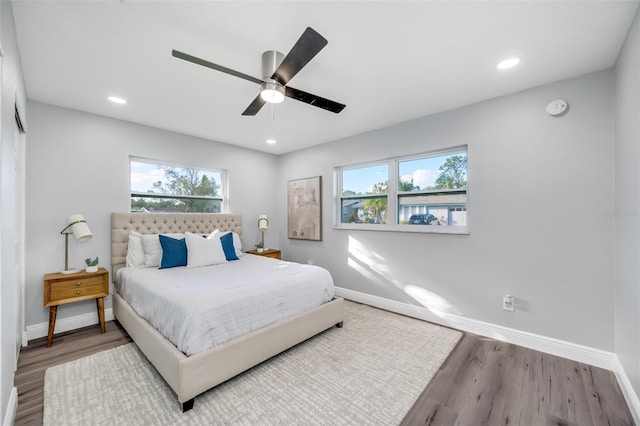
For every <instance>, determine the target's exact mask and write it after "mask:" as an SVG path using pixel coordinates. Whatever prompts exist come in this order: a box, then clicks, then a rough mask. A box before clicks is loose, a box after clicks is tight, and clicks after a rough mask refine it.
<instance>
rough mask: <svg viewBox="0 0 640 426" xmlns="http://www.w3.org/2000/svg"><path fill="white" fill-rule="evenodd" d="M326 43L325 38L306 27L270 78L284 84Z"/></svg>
mask: <svg viewBox="0 0 640 426" xmlns="http://www.w3.org/2000/svg"><path fill="white" fill-rule="evenodd" d="M326 45H327V39H325V38H324V37H322V36H321V35H320V34H318V33H317V32H316V31H315V30H314V29H313V28H311V27H307V29H306V30H304V32H303V33H302V35H301V36H300V38H299V39H298V41H297V42H296V44H294V45H293V47H292V48H291V51H290V52H289V53H288V54H287V56H285V58H284V59H283V60H282V63H281V64H280V66H278V68H277V69H276V70H275V72H274V73H273V76H271V78H272V79H274V80H276V81H277V82H278V83H280V84H282V85H283V86H284V85H285V84H287V83H288V82H289V80H291V79H292V78H293V76H294V75H296V74H298V71H300V70H301V69H302V68H303V67H304V66H305V65H307V63H309V61H310V60H311V59H313V57H314V56H316V55H317V54H318V52H320V51H321V50H322V49H323V48H324V47H325V46H326Z"/></svg>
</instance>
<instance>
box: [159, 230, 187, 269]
mask: <svg viewBox="0 0 640 426" xmlns="http://www.w3.org/2000/svg"><path fill="white" fill-rule="evenodd" d="M159 238H160V245H161V246H162V260H161V262H160V269H166V268H175V267H176V266H187V243H186V241H185V239H184V238H182V239H179V240H178V239H176V238H171V237H167V236H165V235H159Z"/></svg>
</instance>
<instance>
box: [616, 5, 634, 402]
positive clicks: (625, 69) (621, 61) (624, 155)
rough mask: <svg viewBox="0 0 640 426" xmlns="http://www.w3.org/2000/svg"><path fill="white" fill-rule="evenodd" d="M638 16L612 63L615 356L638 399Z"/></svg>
mask: <svg viewBox="0 0 640 426" xmlns="http://www.w3.org/2000/svg"><path fill="white" fill-rule="evenodd" d="M639 165H640V17H639V15H636V18H635V21H634V23H633V26H632V27H631V30H630V31H629V34H628V36H627V39H626V41H625V44H624V46H623V48H622V51H621V53H620V56H619V58H618V63H617V64H616V144H615V183H616V186H615V252H614V254H615V256H614V259H615V285H614V288H613V290H614V294H615V352H616V354H617V355H618V359H619V360H620V363H621V364H622V366H623V367H624V370H625V372H626V374H627V377H628V378H629V381H630V382H631V385H632V386H633V388H634V390H635V393H636V395H640V173H639V172H638V168H639Z"/></svg>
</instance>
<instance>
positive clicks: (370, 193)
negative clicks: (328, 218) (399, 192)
mask: <svg viewBox="0 0 640 426" xmlns="http://www.w3.org/2000/svg"><path fill="white" fill-rule="evenodd" d="M388 183H389V166H388V164H378V165H372V166H365V167H354V168H351V169H347V168H345V169H344V170H342V190H341V191H340V193H341V200H340V215H341V222H342V223H370V224H385V223H387V201H388V196H387V194H388V186H389V184H388Z"/></svg>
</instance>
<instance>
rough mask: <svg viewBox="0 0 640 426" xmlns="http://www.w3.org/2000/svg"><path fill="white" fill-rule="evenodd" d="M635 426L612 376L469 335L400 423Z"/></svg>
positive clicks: (560, 359)
mask: <svg viewBox="0 0 640 426" xmlns="http://www.w3.org/2000/svg"><path fill="white" fill-rule="evenodd" d="M418 424H420V425H461V426H462V425H527V426H528V425H581V426H589V425H593V426H600V425H633V424H634V422H633V418H632V416H631V412H630V411H629V408H628V406H627V404H626V402H625V400H624V397H623V395H622V392H621V390H620V387H619V386H618V383H617V381H616V378H615V375H614V374H613V372H611V371H608V370H603V369H601V368H597V367H592V366H590V365H586V364H581V363H579V362H575V361H571V360H568V359H565V358H560V357H557V356H553V355H549V354H545V353H542V352H538V351H534V350H531V349H527V348H524V347H521V346H515V345H511V344H509V343H504V342H498V341H495V340H492V339H488V338H484V337H480V336H476V335H473V334H467V333H465V335H464V337H463V338H462V340H461V341H460V342H459V343H458V346H457V347H456V348H455V349H454V351H453V352H452V353H451V355H449V358H448V359H447V361H446V362H445V363H444V365H443V366H442V367H441V368H440V370H439V371H438V373H436V375H435V376H434V378H433V380H431V383H429V385H428V386H427V388H426V389H425V390H424V392H423V393H422V395H421V396H420V397H419V398H418V400H417V401H416V403H415V405H414V406H413V408H412V409H411V410H410V411H409V413H408V414H407V416H406V417H405V419H404V421H403V422H402V425H418Z"/></svg>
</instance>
